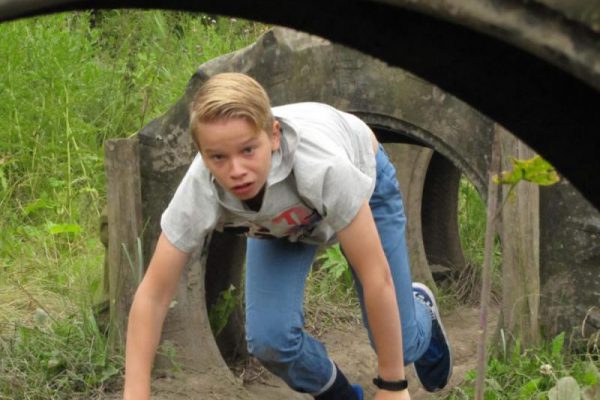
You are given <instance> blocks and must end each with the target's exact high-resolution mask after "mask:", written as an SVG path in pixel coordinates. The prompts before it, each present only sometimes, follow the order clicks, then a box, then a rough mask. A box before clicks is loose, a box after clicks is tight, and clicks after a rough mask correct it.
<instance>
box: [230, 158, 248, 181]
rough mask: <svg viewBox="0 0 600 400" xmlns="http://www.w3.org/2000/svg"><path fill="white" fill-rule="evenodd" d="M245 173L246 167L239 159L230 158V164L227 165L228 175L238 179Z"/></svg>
mask: <svg viewBox="0 0 600 400" xmlns="http://www.w3.org/2000/svg"><path fill="white" fill-rule="evenodd" d="M244 175H246V169H245V168H244V165H243V163H242V161H241V160H239V159H236V158H233V159H231V165H230V166H229V176H230V177H231V178H232V179H239V178H242V177H244Z"/></svg>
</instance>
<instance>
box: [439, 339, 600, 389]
mask: <svg viewBox="0 0 600 400" xmlns="http://www.w3.org/2000/svg"><path fill="white" fill-rule="evenodd" d="M564 345H565V335H564V333H563V334H560V335H558V336H556V337H555V338H554V339H553V340H552V341H550V342H547V343H544V344H542V345H540V346H539V347H536V348H530V349H525V350H524V349H522V348H521V346H520V345H519V342H517V343H516V344H515V346H514V347H513V348H512V349H510V350H507V349H502V348H500V349H496V351H495V352H494V354H493V355H492V356H491V357H490V359H489V361H488V366H487V374H486V392H485V399H486V400H509V399H510V400H513V399H517V400H530V399H534V400H538V399H539V400H542V399H543V400H546V399H548V396H549V392H550V391H551V390H552V389H553V388H554V387H556V386H557V383H558V382H559V380H561V379H564V378H566V377H570V378H573V379H574V380H575V381H576V382H577V385H578V386H579V387H580V389H581V390H582V393H583V396H584V397H576V398H575V397H571V396H568V395H566V393H564V394H563V395H562V397H560V399H562V400H579V399H584V400H595V399H598V398H600V373H599V372H598V371H599V369H600V353H598V351H597V349H596V350H593V351H592V352H588V353H583V354H576V353H571V352H567V351H565V347H564ZM474 382H475V371H469V372H468V373H467V379H466V382H465V383H464V384H463V385H461V386H460V387H456V388H454V389H452V391H451V393H450V394H449V395H448V396H446V397H444V398H445V399H446V400H467V399H472V398H474Z"/></svg>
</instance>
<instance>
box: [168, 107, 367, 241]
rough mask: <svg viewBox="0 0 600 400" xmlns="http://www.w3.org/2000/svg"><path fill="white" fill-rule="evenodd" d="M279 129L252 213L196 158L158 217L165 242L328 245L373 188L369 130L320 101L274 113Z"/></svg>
mask: <svg viewBox="0 0 600 400" xmlns="http://www.w3.org/2000/svg"><path fill="white" fill-rule="evenodd" d="M273 115H274V116H275V118H276V119H277V120H278V121H279V122H280V124H281V128H282V134H281V146H280V149H279V150H277V151H276V152H275V153H273V161H272V166H271V170H270V172H269V176H268V178H267V184H266V185H267V186H266V190H265V193H264V197H263V203H262V206H261V208H260V210H258V211H252V210H250V209H249V208H248V207H247V206H245V205H244V203H243V202H242V201H240V200H238V199H237V198H236V197H235V196H233V195H231V194H230V193H228V192H227V191H225V190H223V188H221V187H220V186H219V184H218V183H217V181H216V180H215V179H214V177H213V176H212V175H211V173H210V171H209V170H208V168H206V166H205V165H204V162H203V161H202V157H201V156H200V154H198V155H197V156H196V157H195V158H194V160H193V161H192V164H191V165H190V167H189V169H188V171H187V173H186V174H185V176H184V177H183V180H182V181H181V183H180V184H179V187H178V188H177V191H176V192H175V195H174V196H173V199H172V200H171V202H170V203H169V206H168V207H167V209H166V210H165V212H164V213H163V215H162V218H161V228H162V230H163V233H164V234H165V235H166V237H167V239H169V241H170V242H171V243H172V244H173V245H174V246H175V247H177V248H178V249H180V250H182V251H184V252H188V253H189V252H192V251H194V249H196V248H198V247H199V246H202V244H203V243H204V241H205V239H206V237H207V235H208V234H209V233H210V232H211V231H212V230H215V229H216V230H218V231H233V232H237V233H241V234H245V235H247V236H250V237H279V238H281V237H285V238H287V239H288V240H290V241H301V242H305V243H315V244H331V243H334V242H335V241H336V232H338V231H340V230H341V229H342V228H344V227H346V226H347V225H348V224H349V223H350V222H351V221H352V220H353V219H354V217H355V216H356V214H357V213H358V210H359V208H360V206H361V205H362V204H363V203H364V202H365V201H366V200H368V199H369V198H370V196H371V194H372V193H373V189H374V187H375V155H374V154H373V144H372V141H371V130H370V129H369V127H368V126H367V125H366V124H365V123H364V122H363V121H361V120H360V119H359V118H357V117H355V116H353V115H351V114H348V113H345V112H342V111H339V110H336V109H335V108H333V107H331V106H328V105H326V104H321V103H297V104H289V105H285V106H280V107H274V108H273Z"/></svg>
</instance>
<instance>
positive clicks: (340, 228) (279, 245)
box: [125, 73, 452, 400]
mask: <svg viewBox="0 0 600 400" xmlns="http://www.w3.org/2000/svg"><path fill="white" fill-rule="evenodd" d="M190 130H191V134H192V138H193V140H194V142H195V143H196V145H197V147H198V150H199V154H198V155H197V156H196V158H195V159H194V161H193V162H192V164H191V166H190V168H189V170H188V172H187V174H186V175H185V177H184V178H183V180H182V182H181V183H180V185H179V187H178V189H177V191H176V193H175V195H174V197H173V199H172V200H171V203H170V204H169V206H168V208H167V209H166V210H165V212H164V213H163V216H162V218H161V228H162V231H163V232H162V234H161V235H160V237H159V240H158V243H157V245H156V249H155V252H154V255H153V257H152V260H151V261H150V265H149V267H148V270H147V272H146V274H145V276H144V279H143V281H142V283H141V284H140V286H139V288H138V290H137V293H136V295H135V298H134V302H133V304H132V307H131V312H130V318H129V327H128V332H127V349H126V372H125V399H130V400H134V399H135V400H138V399H148V398H149V396H150V393H149V392H150V372H151V365H152V360H153V358H154V355H155V352H156V348H157V345H158V341H159V337H160V331H161V327H162V323H163V321H164V318H165V315H166V313H167V310H168V307H169V304H170V302H171V298H172V297H173V295H174V292H175V289H176V285H177V281H178V279H179V276H180V274H181V272H182V270H183V268H184V266H185V264H186V262H187V260H188V258H189V254H190V253H191V252H192V251H193V250H194V249H195V248H197V247H198V246H202V244H203V243H204V240H205V239H206V237H207V234H208V233H209V232H211V230H213V229H217V230H228V229H235V230H236V231H238V232H239V231H243V232H245V234H246V235H247V236H248V245H247V254H246V286H245V296H246V297H245V301H246V337H247V342H248V350H249V352H250V353H251V354H253V355H254V356H255V357H257V358H258V359H259V360H260V361H261V362H262V363H263V364H264V365H265V367H266V368H267V369H269V370H270V371H271V372H273V373H274V374H276V375H278V376H279V377H281V378H282V379H283V380H284V381H285V382H286V383H287V384H288V385H289V386H290V387H291V388H292V389H294V390H296V391H299V392H303V393H309V394H311V395H312V396H313V397H314V398H315V399H320V400H330V399H331V400H337V399H340V400H342V399H344V400H346V399H362V396H363V394H362V388H360V387H359V386H358V385H351V384H350V383H349V382H348V380H347V379H346V377H345V376H344V374H343V373H342V371H341V370H340V369H339V368H338V367H337V366H336V365H335V364H334V363H333V361H332V360H331V359H330V358H329V357H328V356H327V353H326V350H325V348H324V346H323V344H321V343H320V342H319V341H317V340H316V339H314V338H313V337H311V336H310V335H308V334H307V333H306V332H305V331H304V330H303V310H302V305H303V291H304V282H305V279H306V276H307V274H308V272H309V270H310V266H311V264H312V261H313V258H314V256H315V252H316V251H317V249H318V246H319V245H321V244H331V243H333V242H336V241H339V243H340V245H341V247H342V249H343V252H344V255H345V256H346V258H347V259H348V261H349V264H350V265H351V266H352V272H353V275H354V277H355V283H356V288H357V291H358V294H359V298H360V302H361V307H362V311H363V320H364V324H365V326H366V327H367V330H368V333H369V337H370V339H371V343H372V345H373V347H374V349H375V350H376V353H377V355H378V368H379V376H378V377H377V378H376V379H374V383H375V384H376V385H377V386H378V388H379V389H378V391H377V393H376V396H375V399H376V400H385V399H390V400H395V399H409V398H410V396H409V394H408V391H407V390H406V380H405V374H404V365H405V364H409V363H413V362H414V363H415V369H416V373H417V376H418V378H419V380H420V381H421V383H422V384H423V385H424V386H425V388H426V389H427V390H429V391H436V390H439V389H441V388H443V387H444V386H445V385H446V384H447V382H448V380H449V378H450V374H451V370H452V358H451V354H450V348H449V346H448V342H447V338H446V336H445V333H444V330H443V327H442V325H441V322H440V320H439V313H438V311H437V306H436V305H435V300H434V298H433V294H432V293H431V292H430V291H429V289H427V288H426V287H425V286H424V285H420V284H414V285H413V284H412V283H411V278H410V271H409V266H408V255H407V250H406V244H405V239H404V224H405V217H404V211H403V205H402V200H401V197H400V193H399V190H398V182H397V181H396V173H395V170H394V167H393V166H392V164H391V163H390V162H389V160H388V158H387V156H386V154H385V152H384V151H383V147H382V146H381V145H379V144H378V142H377V139H376V138H375V135H374V134H373V132H372V131H371V130H370V129H369V128H368V126H367V125H366V124H365V123H364V122H362V121H361V120H359V119H358V118H356V117H355V116H353V115H351V114H347V113H344V112H341V111H339V110H336V109H334V108H332V107H329V106H327V105H324V104H318V103H299V104H291V105H287V106H281V107H275V108H273V109H271V107H270V103H269V98H268V96H267V94H266V93H265V91H264V89H263V88H262V87H261V86H260V85H259V84H258V83H257V82H256V81H255V80H253V79H252V78H250V77H248V76H246V75H243V74H238V73H225V74H219V75H215V76H213V77H212V78H210V79H209V80H208V81H207V82H206V83H205V84H204V85H203V86H202V87H201V88H200V90H199V92H198V93H197V95H196V97H195V99H194V101H193V104H192V108H191V116H190Z"/></svg>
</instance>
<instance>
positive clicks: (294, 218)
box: [273, 206, 314, 226]
mask: <svg viewBox="0 0 600 400" xmlns="http://www.w3.org/2000/svg"><path fill="white" fill-rule="evenodd" d="M313 214H314V211H313V210H310V209H308V208H306V207H302V206H295V207H292V208H290V209H288V210H285V211H284V212H282V213H281V214H279V215H278V216H276V217H275V218H273V223H274V224H280V223H282V222H285V223H287V224H288V225H292V226H299V225H307V224H308V223H309V222H310V221H311V216H312V215H313Z"/></svg>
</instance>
